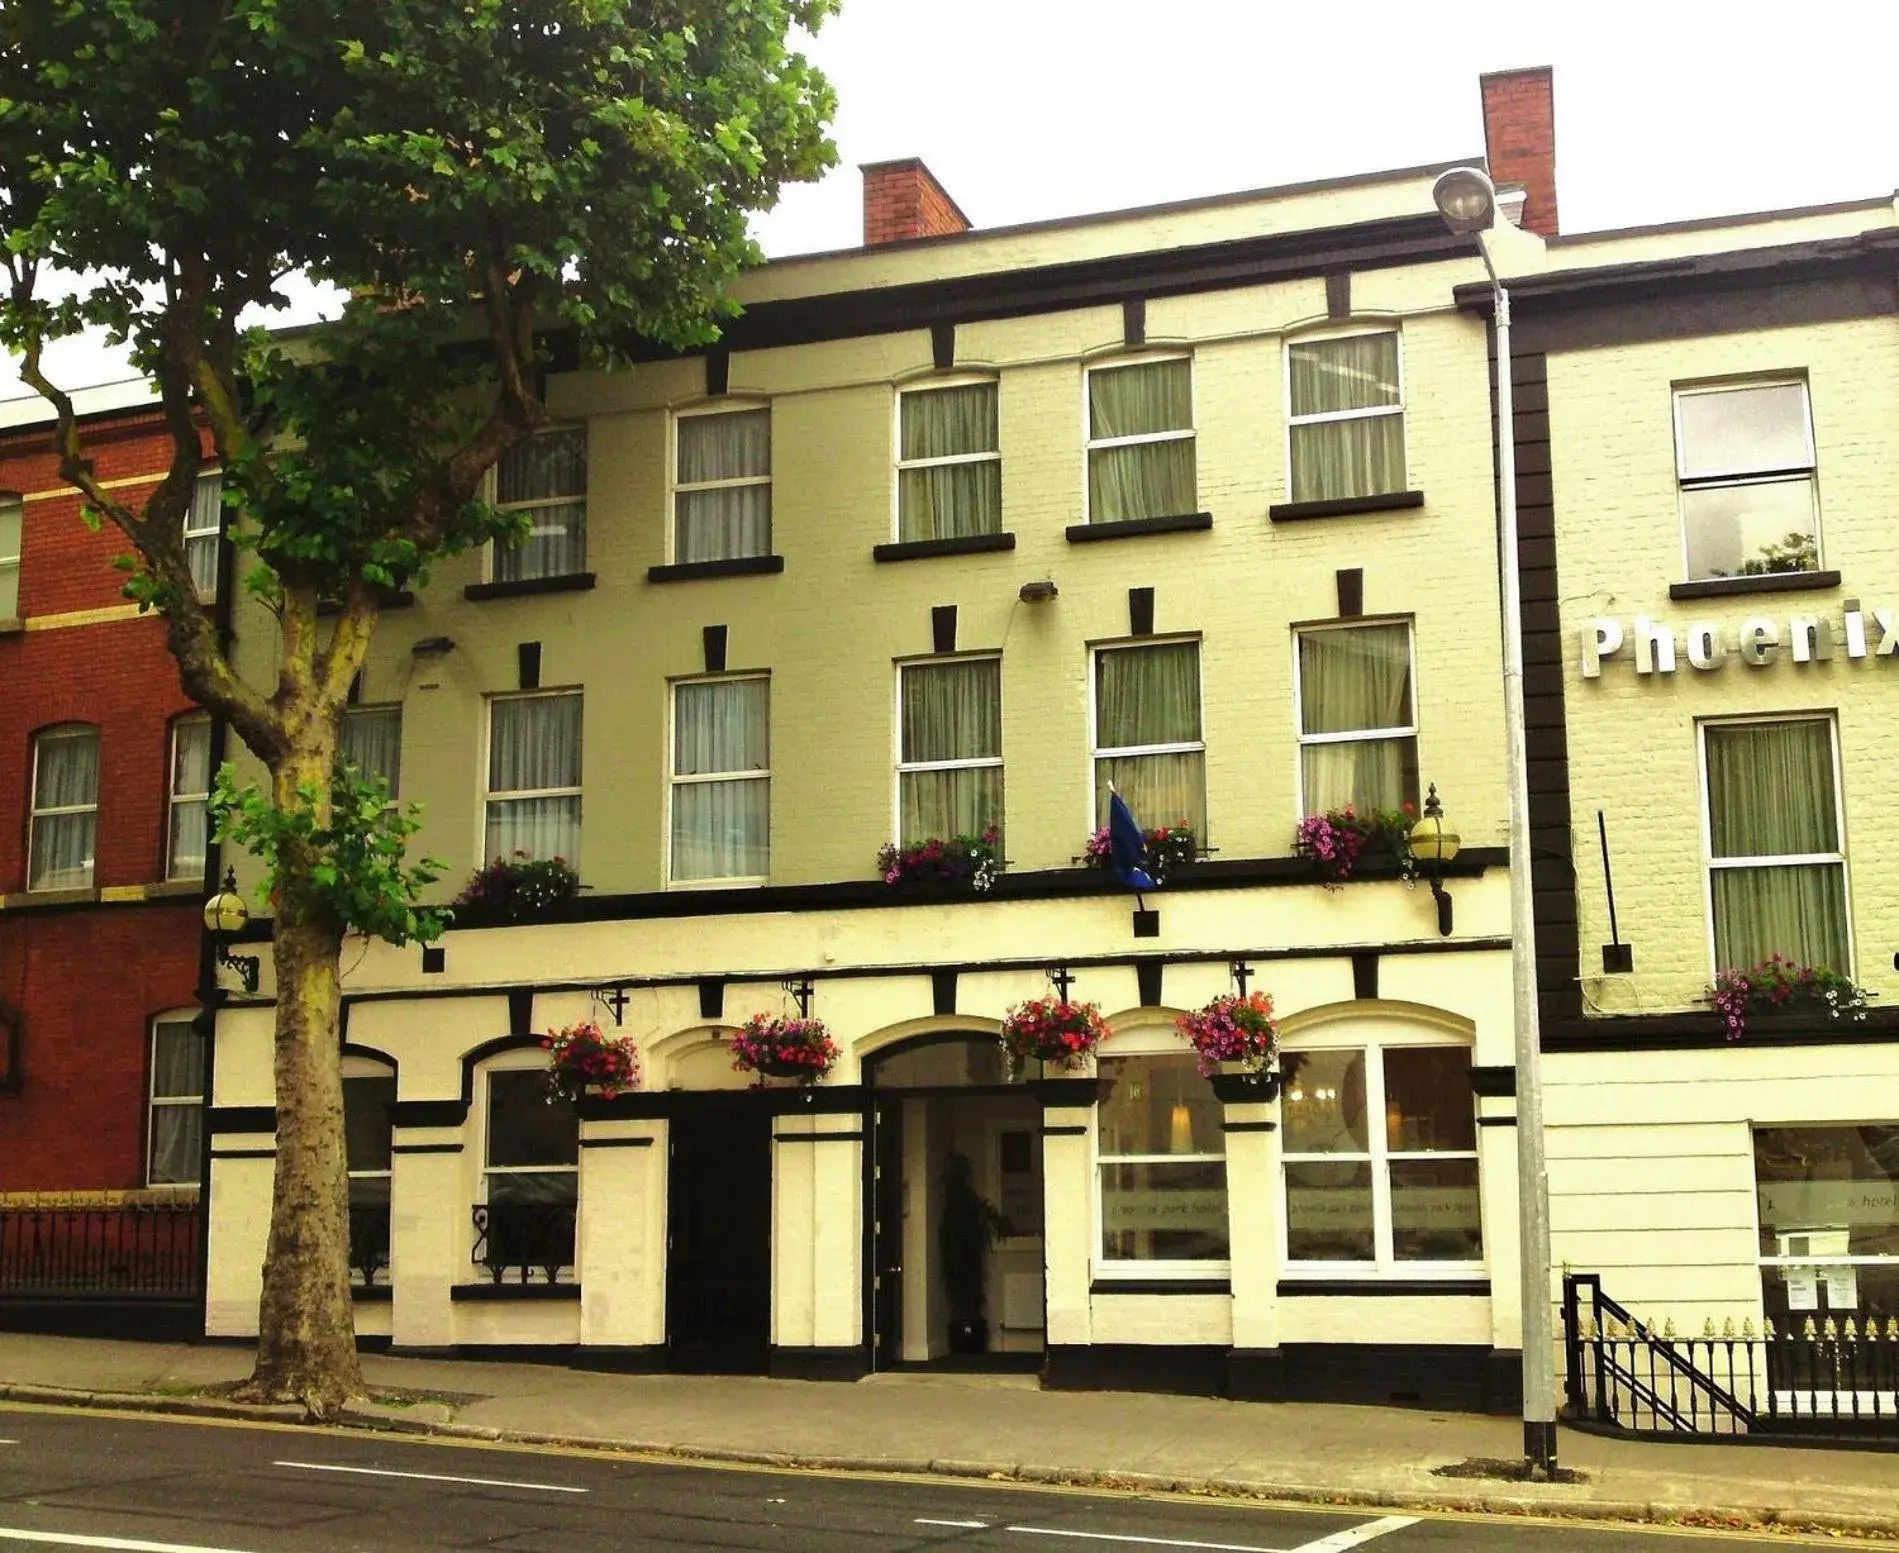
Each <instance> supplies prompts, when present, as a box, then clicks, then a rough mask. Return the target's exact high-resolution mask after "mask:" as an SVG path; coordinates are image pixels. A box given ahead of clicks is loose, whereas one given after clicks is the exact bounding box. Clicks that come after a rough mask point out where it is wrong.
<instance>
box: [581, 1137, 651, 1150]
mask: <svg viewBox="0 0 1899 1553" xmlns="http://www.w3.org/2000/svg"><path fill="white" fill-rule="evenodd" d="M653 1143H654V1140H653V1139H651V1138H582V1139H581V1140H580V1146H581V1147H582V1148H583V1149H650V1148H651V1147H652V1146H653Z"/></svg>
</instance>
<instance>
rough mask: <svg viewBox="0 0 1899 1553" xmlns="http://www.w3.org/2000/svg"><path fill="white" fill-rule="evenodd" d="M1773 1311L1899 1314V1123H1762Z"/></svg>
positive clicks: (1760, 1156) (1759, 1183)
mask: <svg viewBox="0 0 1899 1553" xmlns="http://www.w3.org/2000/svg"><path fill="white" fill-rule="evenodd" d="M1754 1191H1755V1197H1756V1202H1757V1204H1758V1206H1759V1209H1760V1234H1761V1238H1760V1265H1761V1298H1762V1304H1763V1306H1764V1307H1765V1310H1766V1314H1767V1319H1768V1320H1770V1321H1772V1322H1773V1323H1774V1325H1775V1326H1777V1327H1779V1328H1781V1329H1782V1330H1783V1331H1784V1330H1786V1327H1787V1323H1788V1322H1789V1321H1790V1320H1791V1321H1793V1322H1796V1323H1804V1322H1805V1321H1806V1320H1807V1319H1808V1318H1809V1317H1810V1318H1811V1319H1812V1320H1813V1321H1815V1322H1816V1323H1818V1322H1821V1321H1824V1320H1825V1319H1826V1318H1827V1317H1829V1316H1831V1317H1833V1318H1834V1319H1835V1320H1836V1321H1843V1320H1844V1318H1846V1317H1848V1316H1851V1317H1853V1318H1854V1320H1855V1321H1856V1322H1857V1323H1858V1324H1859V1325H1860V1327H1861V1328H1862V1329H1863V1328H1865V1327H1867V1326H1869V1325H1870V1324H1871V1323H1872V1322H1874V1321H1877V1322H1878V1323H1879V1324H1880V1327H1881V1328H1882V1329H1884V1327H1885V1325H1886V1323H1887V1322H1889V1321H1892V1320H1894V1319H1896V1318H1899V1126H1894V1125H1892V1124H1891V1123H1889V1122H1888V1123H1884V1124H1876V1125H1871V1126H1847V1127H1757V1128H1755V1129H1754Z"/></svg>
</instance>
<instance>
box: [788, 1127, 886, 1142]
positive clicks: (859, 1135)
mask: <svg viewBox="0 0 1899 1553" xmlns="http://www.w3.org/2000/svg"><path fill="white" fill-rule="evenodd" d="M771 1141H772V1142H773V1143H862V1142H863V1141H864V1130H863V1128H861V1127H860V1128H858V1129H857V1131H855V1132H774V1133H773V1134H772V1135H771Z"/></svg>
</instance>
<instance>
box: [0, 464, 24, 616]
mask: <svg viewBox="0 0 1899 1553" xmlns="http://www.w3.org/2000/svg"><path fill="white" fill-rule="evenodd" d="M25 529H26V504H25V503H24V502H23V501H21V500H20V498H19V496H18V495H17V494H16V493H14V492H12V491H0V620H12V619H14V618H15V617H16V616H18V614H19V613H20V542H21V538H22V536H23V535H24V532H25Z"/></svg>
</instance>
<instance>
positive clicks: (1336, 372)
mask: <svg viewBox="0 0 1899 1553" xmlns="http://www.w3.org/2000/svg"><path fill="white" fill-rule="evenodd" d="M1286 373H1287V404H1288V406H1289V409H1290V424H1289V426H1288V428H1287V431H1288V441H1289V444H1290V454H1291V457H1290V465H1291V470H1292V480H1291V488H1292V499H1293V500H1294V501H1339V500H1343V499H1345V498H1347V497H1352V496H1382V495H1385V494H1386V493H1387V492H1390V491H1402V490H1403V489H1404V488H1405V467H1404V385H1403V379H1402V376H1401V374H1400V370H1399V345H1398V336H1397V335H1396V334H1395V333H1391V332H1387V333H1383V334H1358V335H1352V336H1349V337H1348V338H1346V339H1341V340H1299V341H1295V342H1294V343H1293V344H1291V345H1289V346H1288V347H1287V348H1286Z"/></svg>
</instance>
